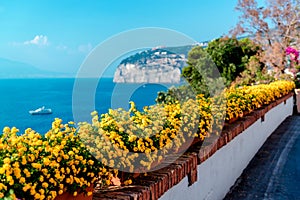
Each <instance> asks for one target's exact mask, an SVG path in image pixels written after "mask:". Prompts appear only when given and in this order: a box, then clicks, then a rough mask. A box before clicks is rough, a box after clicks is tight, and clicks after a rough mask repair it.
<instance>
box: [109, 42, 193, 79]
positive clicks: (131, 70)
mask: <svg viewBox="0 0 300 200" xmlns="http://www.w3.org/2000/svg"><path fill="white" fill-rule="evenodd" d="M191 48H192V46H184V47H180V48H171V47H169V48H153V49H149V50H146V51H142V52H139V53H137V54H135V55H133V56H130V57H128V58H126V59H124V60H123V61H122V62H121V63H120V64H119V66H118V67H117V69H116V72H115V74H114V82H117V83H179V82H180V80H181V70H182V68H183V67H184V66H185V64H186V59H187V52H188V51H189V50H190V49H191ZM176 50H177V52H176Z"/></svg>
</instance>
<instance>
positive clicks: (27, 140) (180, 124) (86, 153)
mask: <svg viewBox="0 0 300 200" xmlns="http://www.w3.org/2000/svg"><path fill="white" fill-rule="evenodd" d="M293 89H294V83H293V82H288V81H277V82H274V83H271V84H269V85H257V86H247V87H242V88H238V89H233V88H232V89H228V90H227V91H225V93H224V95H223V96H222V98H221V97H220V96H219V97H215V98H209V99H206V98H204V97H203V95H198V96H197V98H196V99H195V100H193V99H190V100H187V101H186V102H182V103H179V102H177V103H174V104H158V105H154V106H150V107H146V108H144V110H143V111H138V110H137V109H136V107H135V105H134V103H131V108H130V109H129V110H128V111H126V110H123V109H117V110H109V112H108V113H106V114H103V115H101V116H100V117H99V116H98V114H97V113H96V112H94V113H93V114H92V115H93V119H92V123H91V124H90V123H87V122H84V123H79V126H78V128H75V127H74V124H73V123H68V124H62V121H61V120H60V119H56V120H55V121H54V122H53V124H52V128H51V129H50V131H49V132H48V133H47V134H45V136H44V137H43V136H41V135H40V134H38V133H36V132H34V131H33V130H31V129H27V130H26V131H25V133H24V134H22V135H18V134H17V133H18V130H17V129H16V128H11V129H10V128H8V127H6V128H4V130H3V134H2V135H1V138H0V180H1V182H0V198H3V197H4V196H11V197H13V196H14V194H16V195H17V196H18V198H25V199H54V198H55V197H56V196H58V195H60V194H62V193H64V192H69V193H71V194H73V195H74V196H76V195H77V194H78V193H80V192H84V191H85V189H86V188H88V187H89V186H90V185H91V184H93V183H95V182H96V181H97V184H98V186H99V187H100V188H102V187H104V186H105V185H111V183H115V181H114V178H115V177H116V176H117V175H119V178H123V179H122V184H124V185H126V184H130V183H131V182H132V180H131V178H132V177H131V175H132V174H131V175H130V174H129V175H128V176H127V177H120V176H121V174H120V173H119V174H118V171H117V170H116V169H122V170H125V171H127V172H143V171H146V170H151V169H152V170H153V169H155V166H157V165H159V164H161V163H164V162H161V161H162V160H163V159H165V158H168V155H170V154H174V153H175V154H176V153H182V152H184V151H185V150H186V148H187V147H188V146H189V144H191V143H192V141H193V139H194V138H195V137H196V138H198V141H199V142H201V141H203V140H204V139H205V138H207V137H210V136H212V135H218V134H220V131H221V128H222V127H223V119H224V118H225V117H226V121H227V122H229V121H230V120H232V119H234V118H240V117H243V116H244V115H246V114H249V113H251V112H253V111H254V110H255V109H259V108H261V107H262V106H266V105H269V104H270V103H272V102H274V101H276V99H278V98H280V97H282V96H285V95H287V94H288V93H290V92H291V91H293ZM223 97H225V98H223ZM225 112H226V115H225ZM185 144H187V145H186V148H183V149H182V146H184V145H185ZM12 190H13V192H12ZM88 195H91V192H90V193H88Z"/></svg>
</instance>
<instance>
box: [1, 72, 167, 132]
mask: <svg viewBox="0 0 300 200" xmlns="http://www.w3.org/2000/svg"><path fill="white" fill-rule="evenodd" d="M83 82H84V84H85V85H86V87H88V86H89V85H92V84H94V83H95V79H86V80H84V81H83ZM74 83H75V79H72V78H69V79H63V78H60V79H1V80H0V92H1V98H0V128H1V130H2V129H3V127H5V126H9V127H13V126H15V127H17V128H18V129H19V130H20V133H22V132H24V130H25V129H26V128H29V127H30V128H32V129H34V130H36V131H37V132H39V133H41V134H44V133H46V132H47V131H48V130H49V129H50V128H51V123H52V122H53V120H54V118H56V117H58V118H61V119H62V120H63V121H64V122H65V123H67V122H68V121H73V120H74V116H73V109H72V108H73V106H77V107H78V106H80V110H81V113H82V116H83V118H80V119H82V120H85V121H91V117H90V113H91V112H92V111H94V110H96V111H98V113H100V114H101V113H106V112H107V111H108V109H109V108H118V107H123V108H125V109H128V107H129V104H128V103H129V101H134V102H135V103H136V105H137V108H138V109H142V108H143V107H144V106H147V105H152V104H154V103H155V98H156V96H157V92H158V91H162V90H164V91H166V90H167V88H168V87H170V86H172V85H166V84H164V85H161V84H124V83H123V84H116V83H113V79H112V78H102V79H100V80H99V82H98V83H97V80H96V83H97V85H96V92H95V93H94V94H87V93H90V91H89V88H87V89H86V90H84V91H81V92H79V93H78V92H77V93H76V94H77V98H78V94H79V98H82V100H83V101H82V103H80V105H72V104H73V103H74V101H73V96H74V95H73V94H74V93H73V89H74ZM89 83H91V84H89ZM90 96H91V97H90ZM86 98H91V99H86ZM76 102H80V100H79V101H78V100H77V101H76ZM85 102H93V103H94V104H95V106H94V107H93V106H91V105H85ZM89 104H90V103H89ZM41 106H45V107H46V108H51V109H52V111H53V113H52V114H49V115H30V114H29V110H35V109H37V108H39V107H41ZM76 119H77V118H76ZM82 120H81V121H82ZM76 122H78V121H76Z"/></svg>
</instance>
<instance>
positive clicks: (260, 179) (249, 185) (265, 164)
mask: <svg viewBox="0 0 300 200" xmlns="http://www.w3.org/2000/svg"><path fill="white" fill-rule="evenodd" d="M299 154H300V116H299V115H294V116H291V117H288V118H287V119H286V120H285V121H284V122H283V123H282V124H281V125H280V126H279V127H278V128H277V130H276V131H275V132H274V133H273V134H272V135H271V136H270V137H269V138H268V140H267V141H266V143H265V144H264V145H263V147H262V148H261V149H260V150H259V152H258V153H257V154H256V156H255V157H254V158H253V160H252V161H251V162H250V164H249V165H248V167H247V168H246V169H245V170H244V172H243V174H242V175H241V177H240V178H239V179H238V180H237V182H236V184H235V186H234V187H233V188H232V190H231V191H230V192H229V193H228V194H227V196H226V197H225V198H224V200H241V199H248V200H250V199H251V200H252V199H288V200H293V199H300V158H299Z"/></svg>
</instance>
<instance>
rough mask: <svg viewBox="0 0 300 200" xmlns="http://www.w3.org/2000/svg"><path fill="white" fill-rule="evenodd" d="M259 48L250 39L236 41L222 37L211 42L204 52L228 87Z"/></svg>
mask: <svg viewBox="0 0 300 200" xmlns="http://www.w3.org/2000/svg"><path fill="white" fill-rule="evenodd" d="M259 49H260V47H259V46H258V45H256V44H254V43H253V42H252V41H251V40H250V39H248V38H245V39H242V40H237V39H236V38H228V37H223V38H219V39H216V40H213V41H211V42H210V43H209V44H208V47H207V48H206V51H207V52H208V54H209V55H210V56H211V58H212V60H213V61H214V63H215V64H216V66H217V68H218V70H219V72H220V74H221V76H222V77H224V78H225V79H226V85H230V84H231V82H232V81H234V80H235V79H236V78H237V77H238V76H239V75H240V73H241V72H243V71H244V70H245V69H246V65H247V63H248V62H249V59H250V58H251V57H252V56H254V55H256V54H257V52H258V50H259Z"/></svg>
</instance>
